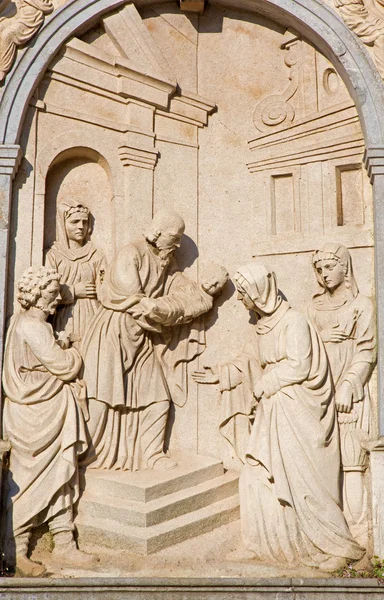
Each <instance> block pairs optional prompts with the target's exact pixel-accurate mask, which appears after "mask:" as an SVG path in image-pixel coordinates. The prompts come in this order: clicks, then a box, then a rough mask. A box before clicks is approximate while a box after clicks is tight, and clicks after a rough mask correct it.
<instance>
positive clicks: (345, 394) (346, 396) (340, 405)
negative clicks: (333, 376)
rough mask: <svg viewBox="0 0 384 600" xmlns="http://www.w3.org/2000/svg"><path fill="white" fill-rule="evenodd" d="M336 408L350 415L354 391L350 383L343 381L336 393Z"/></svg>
mask: <svg viewBox="0 0 384 600" xmlns="http://www.w3.org/2000/svg"><path fill="white" fill-rule="evenodd" d="M335 400H336V408H337V410H338V411H339V412H342V413H349V412H351V410H352V405H353V391H352V387H351V386H350V384H349V383H348V381H343V382H342V383H341V385H340V387H339V389H338V390H337V391H336V396H335Z"/></svg>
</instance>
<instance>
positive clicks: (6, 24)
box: [0, 0, 54, 81]
mask: <svg viewBox="0 0 384 600" xmlns="http://www.w3.org/2000/svg"><path fill="white" fill-rule="evenodd" d="M1 8H2V7H1V3H0V9H1ZM53 9H54V6H53V4H52V2H51V0H18V2H17V3H16V10H17V12H16V14H15V15H13V16H7V17H0V81H3V80H4V79H5V76H6V74H7V73H8V71H9V70H10V69H11V67H12V64H13V62H14V60H15V56H16V51H17V48H18V47H19V46H22V45H23V44H26V43H27V42H29V40H30V39H32V37H33V36H34V35H35V34H36V33H37V31H38V30H39V29H40V27H41V25H42V24H43V22H44V19H45V15H48V14H50V13H51V12H52V11H53ZM1 12H3V11H1Z"/></svg>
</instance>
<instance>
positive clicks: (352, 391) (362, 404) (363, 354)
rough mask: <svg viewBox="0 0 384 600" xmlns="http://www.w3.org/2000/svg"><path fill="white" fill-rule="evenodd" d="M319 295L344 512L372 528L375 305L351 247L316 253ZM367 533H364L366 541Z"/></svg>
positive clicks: (317, 314)
mask: <svg viewBox="0 0 384 600" xmlns="http://www.w3.org/2000/svg"><path fill="white" fill-rule="evenodd" d="M313 267H314V270H315V274H316V279H317V281H318V283H319V285H320V288H321V289H320V291H319V292H318V293H316V294H315V296H314V297H313V301H312V305H311V306H310V309H309V315H310V318H311V320H312V322H313V323H314V325H315V327H316V328H317V330H318V331H319V334H320V337H321V339H322V340H323V342H324V344H325V348H326V351H327V355H328V359H329V364H330V367H331V371H332V377H333V381H334V385H335V400H336V408H337V411H338V420H339V425H340V438H341V458H342V468H343V471H344V512H345V514H346V516H347V518H348V520H349V522H350V526H351V527H352V531H354V532H355V533H356V535H357V536H359V535H361V536H363V537H364V530H366V527H367V519H366V516H367V515H366V506H367V500H366V494H367V491H366V489H365V486H364V478H363V476H364V472H365V471H366V469H367V466H368V463H367V453H366V451H365V450H364V446H362V444H364V442H365V443H366V442H367V441H368V439H369V437H370V435H371V433H372V413H371V403H370V392H369V387H368V382H369V379H370V377H371V375H372V371H373V369H374V366H375V364H376V323H375V312H374V307H373V304H372V301H371V299H370V298H368V297H367V296H364V295H363V294H361V293H360V292H359V288H358V285H357V282H356V279H355V277H354V274H353V267H352V259H351V255H350V253H349V251H348V250H347V248H345V247H344V246H342V245H341V244H337V243H329V244H327V245H325V246H324V247H323V248H322V249H321V250H317V251H316V252H315V253H314V255H313ZM366 538H367V532H366V531H365V539H366Z"/></svg>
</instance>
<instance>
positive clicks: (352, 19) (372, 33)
mask: <svg viewBox="0 0 384 600" xmlns="http://www.w3.org/2000/svg"><path fill="white" fill-rule="evenodd" d="M334 2H335V7H336V9H337V11H338V12H339V13H340V15H341V17H342V18H343V20H344V22H345V24H346V25H348V27H349V28H350V29H351V30H352V31H353V32H354V33H355V34H356V35H357V36H358V37H359V38H360V39H361V41H362V42H363V43H364V44H366V45H367V46H373V55H374V60H375V63H376V67H377V70H378V71H379V73H380V75H381V77H384V13H382V14H381V15H380V11H382V8H381V9H380V5H382V3H381V2H380V0H376V1H375V0H368V1H367V0H334Z"/></svg>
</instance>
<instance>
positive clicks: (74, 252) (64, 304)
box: [45, 199, 106, 344]
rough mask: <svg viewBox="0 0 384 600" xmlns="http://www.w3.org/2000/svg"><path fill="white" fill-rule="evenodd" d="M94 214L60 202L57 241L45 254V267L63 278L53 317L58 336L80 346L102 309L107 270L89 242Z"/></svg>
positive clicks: (101, 254)
mask: <svg viewBox="0 0 384 600" xmlns="http://www.w3.org/2000/svg"><path fill="white" fill-rule="evenodd" d="M90 235H91V214H90V212H89V209H88V207H86V206H84V205H83V204H80V203H79V202H77V201H76V200H72V199H70V200H65V201H63V202H60V204H59V206H58V210H57V220H56V238H57V239H56V241H55V242H54V243H53V244H52V246H51V248H50V249H49V250H48V252H47V255H46V259H45V262H46V265H47V266H49V267H51V268H53V269H55V270H56V271H57V272H58V273H59V274H60V276H61V279H60V284H61V287H60V296H61V299H60V304H59V305H58V307H57V310H56V313H55V315H54V317H53V327H54V330H55V331H56V332H57V333H60V332H62V331H64V332H65V333H66V334H70V335H71V338H72V340H73V341H75V342H76V343H77V344H78V343H79V342H80V341H81V339H82V338H83V337H84V334H85V332H86V331H87V329H88V326H89V324H90V322H91V321H92V319H93V317H94V315H95V314H96V312H97V311H98V309H99V307H100V303H99V301H98V299H97V292H98V289H99V287H100V284H101V281H102V278H103V276H104V273H105V269H106V260H105V257H104V254H103V253H102V252H101V251H100V250H98V249H97V248H96V247H95V246H94V245H93V243H92V242H91V239H90Z"/></svg>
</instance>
